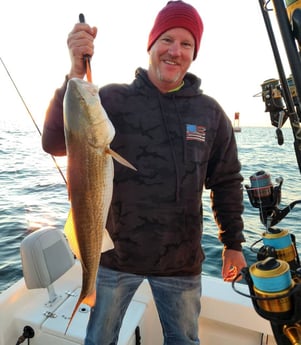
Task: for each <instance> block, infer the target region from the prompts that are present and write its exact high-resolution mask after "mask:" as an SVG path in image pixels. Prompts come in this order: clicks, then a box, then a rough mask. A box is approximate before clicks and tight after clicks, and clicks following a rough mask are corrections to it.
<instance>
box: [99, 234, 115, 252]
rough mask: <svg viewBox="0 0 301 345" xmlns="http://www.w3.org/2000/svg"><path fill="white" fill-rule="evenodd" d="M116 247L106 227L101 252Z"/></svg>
mask: <svg viewBox="0 0 301 345" xmlns="http://www.w3.org/2000/svg"><path fill="white" fill-rule="evenodd" d="M113 248H114V243H113V241H112V239H111V236H110V234H109V232H108V230H107V229H104V231H103V237H102V246H101V252H102V253H104V252H107V251H108V250H111V249H113Z"/></svg>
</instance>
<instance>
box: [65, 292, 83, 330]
mask: <svg viewBox="0 0 301 345" xmlns="http://www.w3.org/2000/svg"><path fill="white" fill-rule="evenodd" d="M81 303H82V298H81V297H80V298H79V299H78V301H77V303H76V305H75V307H74V309H73V312H72V314H71V316H70V319H69V321H68V324H67V327H66V330H65V335H66V334H67V332H68V329H69V327H70V325H71V322H72V320H73V318H74V315H75V314H76V312H77V309H78V308H79V306H80V305H81Z"/></svg>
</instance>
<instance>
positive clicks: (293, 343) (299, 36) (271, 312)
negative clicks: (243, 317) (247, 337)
mask: <svg viewBox="0 0 301 345" xmlns="http://www.w3.org/2000/svg"><path fill="white" fill-rule="evenodd" d="M285 2H286V7H285V5H284V0H259V4H260V8H261V12H262V16H263V19H264V23H265V26H266V29H267V33H268V36H269V40H270V43H271V48H272V51H273V54H274V58H275V63H276V66H277V70H278V74H279V79H268V80H266V81H265V82H264V83H263V84H262V85H261V86H262V99H263V101H264V102H265V105H266V110H265V111H266V112H269V113H270V118H271V123H272V125H273V126H275V127H277V130H276V134H277V138H278V143H279V145H282V144H283V135H282V131H281V128H282V126H283V125H284V123H285V122H286V120H287V119H289V121H290V125H291V128H292V132H293V136H294V150H295V155H296V160H297V163H298V167H299V170H300V172H301V128H300V121H301V103H300V99H301V59H300V47H301V0H285ZM269 3H273V5H274V12H275V16H276V19H277V21H278V26H279V29H280V33H281V37H282V41H283V44H284V47H285V52H286V57H287V60H288V62H289V66H290V70H291V75H290V76H289V77H288V78H287V77H286V75H285V72H284V68H283V65H282V61H281V56H280V53H279V49H278V46H277V42H276V39H275V36H274V30H273V26H272V24H271V20H270V16H269V13H270V12H271V11H272V9H269V8H268V4H269ZM250 182H251V185H250V186H249V185H246V186H245V187H246V190H247V192H248V196H249V199H250V202H251V204H252V206H253V207H256V208H258V209H259V212H260V220H261V222H262V224H263V225H264V226H265V231H264V232H263V233H262V238H261V239H260V240H259V241H256V242H255V243H254V244H253V245H252V247H251V250H252V251H253V252H255V253H256V254H257V260H258V261H257V262H255V263H254V264H252V265H251V266H250V267H245V268H244V269H243V270H242V271H241V272H240V274H239V275H240V276H243V278H244V279H245V281H246V282H247V284H248V287H249V292H250V293H249V295H247V294H243V293H241V292H240V291H239V290H237V289H236V288H235V286H234V283H235V281H236V280H237V278H238V277H239V275H238V277H236V278H235V279H234V282H233V284H232V287H233V289H234V290H235V291H236V292H238V293H240V294H242V295H244V296H246V297H249V298H251V299H252V303H253V307H254V309H255V311H256V312H257V313H258V314H259V315H260V316H261V317H263V318H264V319H266V320H268V321H269V322H270V325H271V329H272V332H273V335H274V338H275V340H276V343H277V345H300V344H301V264H300V259H299V255H298V251H297V246H296V237H295V236H294V234H292V233H290V232H289V231H288V230H287V229H281V228H278V227H275V225H276V224H277V223H278V222H280V221H281V220H282V219H283V218H284V217H285V216H286V215H287V214H288V213H289V212H290V211H291V210H292V209H293V207H294V206H295V205H297V204H301V200H297V201H294V202H292V203H290V204H289V205H288V206H287V207H285V208H284V209H280V208H279V207H278V205H279V204H280V200H281V186H282V183H283V179H282V178H281V177H279V178H278V179H276V182H277V183H276V184H275V185H274V184H273V183H272V182H271V179H270V175H269V174H268V173H266V172H265V171H264V170H261V171H259V172H257V173H255V174H254V175H252V176H251V177H250ZM261 241H262V242H263V245H262V247H261V248H260V249H259V250H258V251H254V248H255V244H258V243H259V242H261Z"/></svg>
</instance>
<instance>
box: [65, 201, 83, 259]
mask: <svg viewBox="0 0 301 345" xmlns="http://www.w3.org/2000/svg"><path fill="white" fill-rule="evenodd" d="M64 233H65V235H66V237H67V240H68V244H69V246H70V248H71V250H72V252H73V254H74V255H75V256H76V257H77V258H78V259H79V260H81V255H80V250H79V245H78V241H77V237H76V233H75V226H74V222H73V215H72V208H71V209H70V211H69V214H68V217H67V220H66V223H65V227H64ZM81 261H82V260H81Z"/></svg>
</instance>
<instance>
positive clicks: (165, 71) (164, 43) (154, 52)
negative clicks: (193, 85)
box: [148, 28, 195, 92]
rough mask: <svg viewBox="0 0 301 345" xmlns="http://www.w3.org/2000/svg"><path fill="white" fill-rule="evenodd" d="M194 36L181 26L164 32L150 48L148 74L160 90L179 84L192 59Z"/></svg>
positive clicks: (163, 90)
mask: <svg viewBox="0 0 301 345" xmlns="http://www.w3.org/2000/svg"><path fill="white" fill-rule="evenodd" d="M194 49H195V43H194V38H193V36H192V34H191V33H190V31H188V30H186V29H183V28H175V29H170V30H168V31H166V32H164V33H163V34H162V35H161V36H160V37H159V38H158V39H157V40H156V42H155V43H154V44H153V46H152V47H151V49H150V52H149V56H150V64H149V68H148V76H149V78H150V80H151V81H152V83H153V84H154V85H155V86H156V87H157V88H158V89H159V90H160V91H161V92H168V91H170V90H173V89H175V88H176V87H178V86H180V85H181V83H182V80H183V78H184V75H185V74H186V72H187V70H188V68H189V67H190V65H191V63H192V61H193V54H194Z"/></svg>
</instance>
